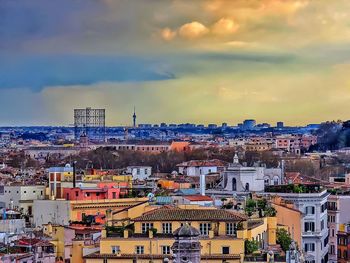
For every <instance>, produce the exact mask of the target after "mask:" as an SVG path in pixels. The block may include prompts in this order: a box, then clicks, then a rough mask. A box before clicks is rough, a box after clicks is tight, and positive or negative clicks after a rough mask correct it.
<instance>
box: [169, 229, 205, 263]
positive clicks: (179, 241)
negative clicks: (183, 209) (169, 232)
mask: <svg viewBox="0 0 350 263" xmlns="http://www.w3.org/2000/svg"><path fill="white" fill-rule="evenodd" d="M199 235H200V232H199V231H198V230H197V229H196V228H194V227H192V226H190V225H189V224H188V223H186V224H184V225H183V226H182V227H180V228H178V229H177V230H175V232H174V237H175V242H174V244H173V246H172V248H171V249H172V251H173V253H174V254H173V256H174V261H173V263H200V262H201V243H200V242H199Z"/></svg>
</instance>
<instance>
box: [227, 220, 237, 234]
mask: <svg viewBox="0 0 350 263" xmlns="http://www.w3.org/2000/svg"><path fill="white" fill-rule="evenodd" d="M226 235H228V236H235V235H236V224H235V223H226Z"/></svg>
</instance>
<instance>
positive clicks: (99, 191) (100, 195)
mask: <svg viewBox="0 0 350 263" xmlns="http://www.w3.org/2000/svg"><path fill="white" fill-rule="evenodd" d="M116 185H117V184H116V183H99V184H98V185H97V187H75V188H63V196H64V198H65V199H66V200H103V199H118V198H119V196H120V190H121V189H120V188H117V187H116Z"/></svg>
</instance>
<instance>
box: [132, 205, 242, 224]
mask: <svg viewBox="0 0 350 263" xmlns="http://www.w3.org/2000/svg"><path fill="white" fill-rule="evenodd" d="M242 220H246V217H245V216H244V215H242V214H239V213H235V212H229V211H227V210H223V209H191V210H190V209H181V208H160V209H157V210H153V211H150V212H148V213H146V214H143V215H142V216H140V217H137V218H135V219H134V221H242Z"/></svg>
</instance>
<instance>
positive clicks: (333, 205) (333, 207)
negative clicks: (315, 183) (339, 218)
mask: <svg viewBox="0 0 350 263" xmlns="http://www.w3.org/2000/svg"><path fill="white" fill-rule="evenodd" d="M327 209H329V210H332V211H336V210H338V207H337V203H336V202H328V203H327Z"/></svg>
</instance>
